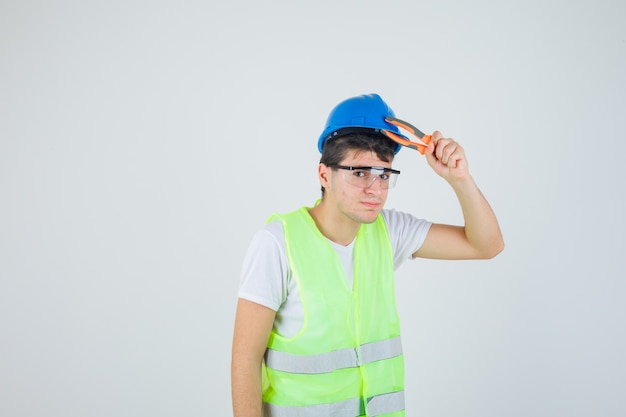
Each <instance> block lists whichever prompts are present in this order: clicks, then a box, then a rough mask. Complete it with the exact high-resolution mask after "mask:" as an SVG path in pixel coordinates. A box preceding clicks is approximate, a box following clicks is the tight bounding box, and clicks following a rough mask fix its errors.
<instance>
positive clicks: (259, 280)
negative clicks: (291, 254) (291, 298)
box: [238, 222, 289, 311]
mask: <svg viewBox="0 0 626 417" xmlns="http://www.w3.org/2000/svg"><path fill="white" fill-rule="evenodd" d="M283 235H284V234H283V229H282V224H280V222H271V223H269V224H267V225H265V227H264V228H262V229H260V230H259V231H258V232H256V234H255V235H254V236H253V238H252V240H251V242H250V245H249V247H248V251H247V253H246V256H245V258H244V261H243V266H242V270H241V277H240V281H239V294H238V295H239V298H243V299H246V300H249V301H252V302H255V303H257V304H261V305H263V306H265V307H267V308H271V309H272V310H274V311H277V310H278V309H279V307H280V306H281V305H282V303H283V302H284V300H285V299H286V298H287V285H288V278H289V277H288V274H289V272H288V271H289V266H288V262H287V256H286V254H285V250H284V245H283V244H281V243H280V241H281V239H283V240H284V238H283V237H282V236H283Z"/></svg>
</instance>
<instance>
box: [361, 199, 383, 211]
mask: <svg viewBox="0 0 626 417" xmlns="http://www.w3.org/2000/svg"><path fill="white" fill-rule="evenodd" d="M361 204H363V205H364V206H365V207H367V208H370V209H376V208H378V207H380V202H377V201H362V202H361Z"/></svg>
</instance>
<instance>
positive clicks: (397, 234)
mask: <svg viewBox="0 0 626 417" xmlns="http://www.w3.org/2000/svg"><path fill="white" fill-rule="evenodd" d="M382 214H383V218H384V219H385V222H386V224H387V230H388V232H389V239H390V240H391V248H392V250H393V263H394V267H395V268H397V267H398V266H400V265H401V264H402V263H403V262H404V261H406V260H407V259H413V254H414V253H415V252H416V251H417V250H418V249H419V248H420V247H421V246H422V244H423V243H424V240H425V239H426V235H427V234H428V231H429V230H430V226H431V225H432V223H431V222H429V221H427V220H424V219H418V218H417V217H415V216H413V215H412V214H408V213H404V212H401V211H396V210H394V209H390V210H383V213H382Z"/></svg>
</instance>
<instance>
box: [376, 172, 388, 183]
mask: <svg viewBox="0 0 626 417" xmlns="http://www.w3.org/2000/svg"><path fill="white" fill-rule="evenodd" d="M378 178H379V179H381V180H383V181H389V178H391V176H390V175H389V174H386V173H385V174H380V175H379V176H378Z"/></svg>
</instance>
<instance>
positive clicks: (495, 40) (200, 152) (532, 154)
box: [0, 0, 626, 417]
mask: <svg viewBox="0 0 626 417" xmlns="http://www.w3.org/2000/svg"><path fill="white" fill-rule="evenodd" d="M625 16H626V5H625V4H624V3H623V2H620V1H608V0H600V1H598V0H596V1H553V0H550V1H523V2H522V1H515V2H513V1H495V0H491V1H490V0H483V1H474V2H461V1H458V2H455V1H452V0H444V1H432V2H421V1H404V2H402V1H386V2H382V1H377V2H372V1H368V2H356V1H354V2H347V1H338V0H333V1H316V2H306V3H305V2H287V1H284V2H253V1H245V2H230V3H228V5H226V4H219V3H214V2H206V1H195V2H194V1H184V0H183V1H177V2H164V1H150V2H149V1H145V2H140V1H135V0H131V1H110V2H82V1H66V0H59V1H54V2H46V1H20V2H18V1H15V0H13V1H3V2H2V3H1V4H0V415H2V416H7V417H13V416H46V417H54V416H64V417H66V416H91V417H100V416H107V417H109V416H151V417H157V416H174V415H176V416H227V415H229V414H230V413H231V411H230V410H231V406H230V375H229V366H230V343H231V337H232V326H233V319H234V308H235V303H236V294H237V287H238V280H239V272H240V267H241V261H242V259H243V256H244V253H245V250H246V248H247V245H248V242H249V240H250V238H251V236H252V235H253V233H254V232H255V231H256V230H257V229H258V228H259V227H261V225H262V224H263V222H264V221H265V219H266V218H267V217H268V216H269V215H270V214H271V213H274V212H285V211H290V210H293V209H295V208H298V207H300V206H302V205H311V204H312V203H313V202H314V201H315V199H317V198H318V196H319V185H318V183H317V180H316V166H317V162H318V158H319V154H318V152H317V150H316V141H317V137H318V135H319V133H320V132H321V130H322V129H323V127H324V126H323V125H324V122H325V120H326V117H327V115H328V112H329V111H330V109H331V108H332V107H333V106H334V105H335V104H337V103H338V102H339V101H341V100H343V99H344V98H347V97H350V96H354V95H358V94H364V93H371V92H377V93H379V94H381V95H382V97H383V98H384V99H385V100H386V101H387V102H388V103H389V104H390V105H391V107H392V108H393V109H394V110H395V112H396V114H397V115H398V117H400V118H403V119H405V120H409V121H411V122H413V123H414V124H416V125H417V126H418V127H420V128H421V129H422V130H425V131H428V132H430V131H432V130H434V129H439V130H441V131H443V132H444V134H446V135H448V136H452V137H454V138H456V139H457V140H459V141H460V142H461V143H462V144H463V145H464V147H465V149H466V152H467V154H468V158H469V162H470V168H471V170H472V173H473V175H474V178H475V179H476V181H477V182H478V184H479V186H480V187H481V189H482V191H483V192H484V194H485V195H486V196H487V197H488V199H489V201H490V202H491V204H492V206H493V208H494V209H495V211H496V213H497V215H498V217H499V220H500V222H501V226H502V229H503V232H504V236H505V240H506V244H507V247H506V249H505V251H504V252H503V253H502V254H501V255H500V256H498V257H497V258H496V259H494V260H491V261H470V262H445V261H427V260H416V261H414V262H411V263H409V264H408V265H405V266H404V267H403V268H402V269H401V270H399V272H398V276H397V281H398V282H397V292H398V300H397V301H398V305H399V309H400V314H401V317H402V320H403V322H402V323H403V331H404V345H405V354H406V362H407V387H406V390H407V408H408V412H407V415H408V416H432V417H435V416H481V417H486V416H494V417H495V416H509V417H514V416H524V417H527V416H570V417H571V416H574V417H577V416H623V415H625V414H626V396H624V393H625V392H626V369H625V368H626V367H625V363H626V362H625V359H624V352H625V351H626V336H625V329H626V326H625V323H624V319H625V317H626V303H625V300H624V296H625V295H626V285H625V284H624V282H623V280H624V276H625V274H624V266H625V262H624V257H626V252H625V249H626V247H625V244H624V240H623V238H624V235H625V234H626V223H625V221H624V213H625V209H626V204H625V203H624V180H625V179H626V174H625V171H624V151H625V150H626V146H625V139H626V135H625V133H624V121H625V119H626V80H625V74H626V25H625V24H624V17H625ZM394 167H396V168H398V169H401V170H402V175H401V177H400V179H399V182H398V186H397V187H396V189H394V190H393V192H392V195H391V197H390V199H389V201H388V205H387V207H389V208H391V207H395V208H398V209H402V210H404V211H409V212H412V213H414V214H415V215H417V216H418V217H423V218H427V219H429V220H432V221H436V222H447V223H456V224H458V223H460V222H462V218H461V214H460V210H459V208H458V204H457V203H456V200H455V198H454V195H453V193H452V191H451V190H450V188H449V187H448V185H447V184H446V183H445V181H443V180H441V179H440V178H439V177H437V176H436V175H435V174H434V173H433V172H432V171H431V170H430V169H429V168H428V167H427V165H426V162H425V160H424V159H423V158H422V157H421V156H420V155H418V154H417V153H415V152H413V151H410V150H403V151H402V152H400V154H398V157H397V158H396V161H395V162H394Z"/></svg>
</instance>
